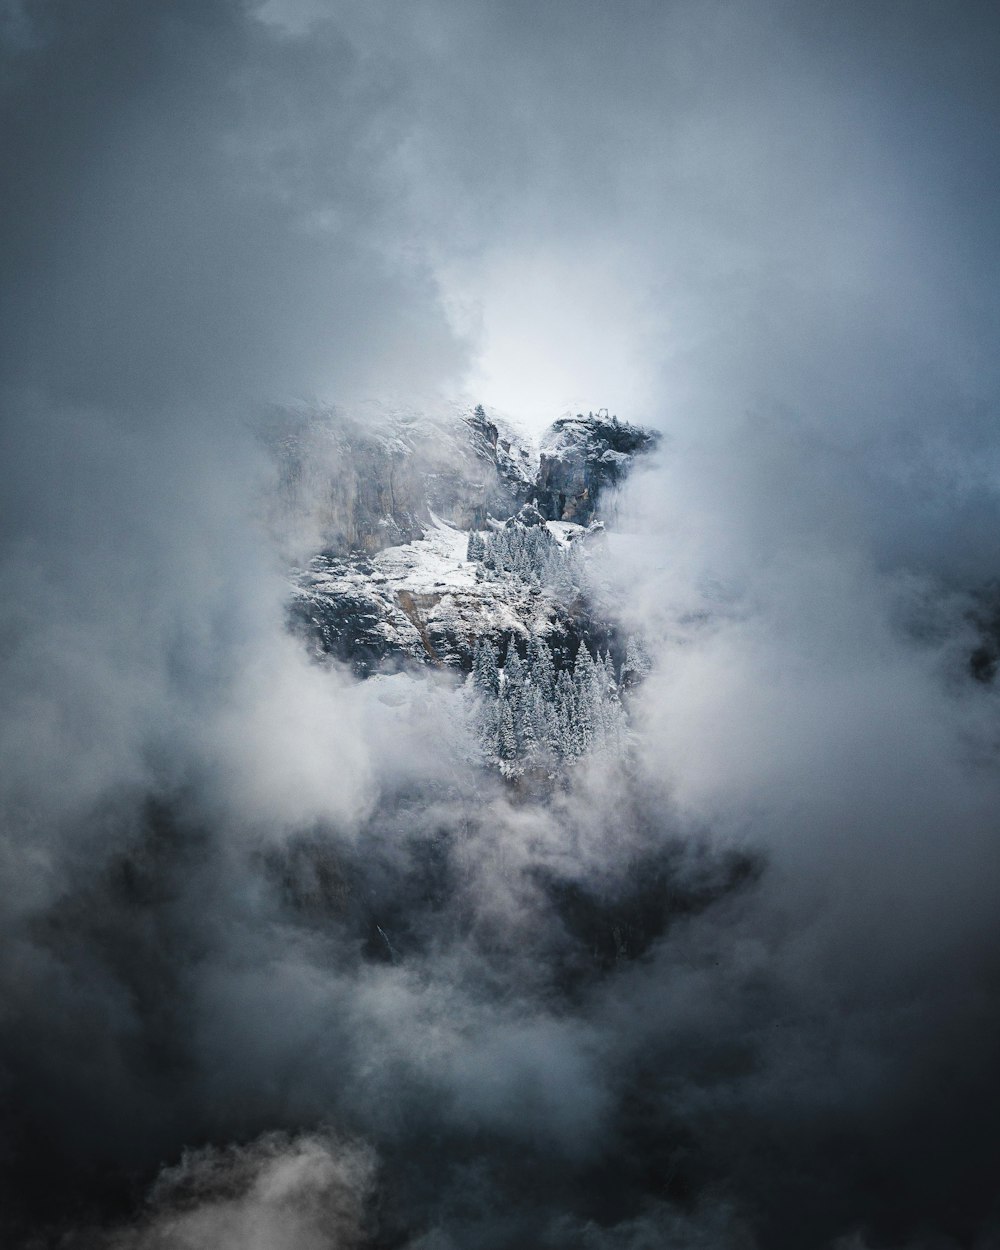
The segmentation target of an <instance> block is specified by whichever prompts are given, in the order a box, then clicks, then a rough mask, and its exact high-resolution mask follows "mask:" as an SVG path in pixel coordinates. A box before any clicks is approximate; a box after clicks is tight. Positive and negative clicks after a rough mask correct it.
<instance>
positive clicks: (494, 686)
mask: <svg viewBox="0 0 1000 1250" xmlns="http://www.w3.org/2000/svg"><path fill="white" fill-rule="evenodd" d="M472 684H473V686H474V687H475V689H476V690H477V691H478V692H479V693H480V694H481V695H484V696H486V697H491V698H496V697H497V695H498V694H499V693H500V673H499V670H498V669H497V653H496V649H495V648H494V646H493V643H492V642H490V640H489V639H488V638H480V640H479V642H478V643H477V644H476V654H475V657H474V659H473V661H472Z"/></svg>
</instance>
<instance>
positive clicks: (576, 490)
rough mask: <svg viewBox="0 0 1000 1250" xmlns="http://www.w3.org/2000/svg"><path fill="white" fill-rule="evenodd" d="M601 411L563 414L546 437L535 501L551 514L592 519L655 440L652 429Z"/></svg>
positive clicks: (562, 518)
mask: <svg viewBox="0 0 1000 1250" xmlns="http://www.w3.org/2000/svg"><path fill="white" fill-rule="evenodd" d="M602 413H603V415H602ZM602 413H599V414H598V415H597V416H596V417H595V416H594V415H593V414H591V415H589V416H586V417H584V416H582V415H577V416H575V417H570V416H565V417H560V418H559V420H558V421H556V422H554V424H553V425H552V426H551V427H550V428H549V430H548V432H547V433H546V434H545V436H544V437H543V439H542V443H541V456H540V463H539V467H538V477H537V480H536V484H535V503H536V504H537V506H538V509H539V511H540V512H541V513H542V514H543V516H544V517H545V518H546V519H547V520H550V521H575V522H576V523H577V524H579V525H586V524H588V523H589V522H590V521H591V520H593V518H594V516H595V514H596V513H597V512H598V509H599V506H600V504H601V501H602V497H604V498H605V499H606V497H607V495H608V494H609V492H610V491H612V490H613V489H614V488H615V487H617V486H618V485H619V484H620V483H621V482H622V481H623V480H624V479H625V477H626V475H627V474H628V472H629V470H630V469H631V467H632V462H633V460H634V459H635V457H636V456H637V455H641V454H643V453H644V452H648V451H651V450H652V449H653V448H654V447H655V446H656V443H657V436H656V435H655V434H654V433H652V432H650V431H648V430H640V429H638V428H637V427H636V426H634V425H629V424H628V423H623V422H620V421H619V420H618V419H617V417H609V416H607V415H606V412H604V410H602Z"/></svg>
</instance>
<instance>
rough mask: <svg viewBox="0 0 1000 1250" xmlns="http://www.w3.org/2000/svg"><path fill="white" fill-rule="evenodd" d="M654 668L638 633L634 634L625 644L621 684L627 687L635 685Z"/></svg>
mask: <svg viewBox="0 0 1000 1250" xmlns="http://www.w3.org/2000/svg"><path fill="white" fill-rule="evenodd" d="M651 668H652V662H651V660H650V658H649V655H648V653H647V651H646V648H645V646H644V645H643V641H642V639H641V638H640V637H639V635H638V634H632V635H631V637H630V638H629V640H628V643H627V644H626V646H625V659H624V660H623V661H622V671H621V685H622V686H623V687H624V688H625V689H627V688H628V687H629V686H634V685H636V684H637V683H638V682H640V681H642V679H643V678H644V677H645V676H646V674H647V673H648V672H649V670H650V669H651Z"/></svg>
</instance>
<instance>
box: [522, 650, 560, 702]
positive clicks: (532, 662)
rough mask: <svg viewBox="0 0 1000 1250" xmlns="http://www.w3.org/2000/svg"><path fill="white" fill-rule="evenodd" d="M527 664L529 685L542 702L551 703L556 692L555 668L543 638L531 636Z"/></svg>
mask: <svg viewBox="0 0 1000 1250" xmlns="http://www.w3.org/2000/svg"><path fill="white" fill-rule="evenodd" d="M527 664H528V674H529V676H530V679H531V684H532V685H533V686H534V687H535V688H536V689H537V690H538V691H539V693H540V694H541V696H542V698H543V699H544V700H546V701H551V700H552V698H553V697H554V696H555V692H556V666H555V663H554V661H553V659H552V651H551V650H550V648H549V644H548V643H547V642H546V641H545V639H544V638H539V637H537V635H535V634H532V635H531V638H530V639H529V640H528V657H527Z"/></svg>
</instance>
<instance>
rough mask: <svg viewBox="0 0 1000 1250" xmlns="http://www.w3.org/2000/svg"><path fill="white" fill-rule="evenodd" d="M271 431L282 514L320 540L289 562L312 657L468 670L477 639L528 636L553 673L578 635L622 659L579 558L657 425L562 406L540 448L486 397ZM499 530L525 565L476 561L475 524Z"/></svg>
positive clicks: (479, 529) (314, 418)
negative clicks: (543, 646) (548, 655)
mask: <svg viewBox="0 0 1000 1250" xmlns="http://www.w3.org/2000/svg"><path fill="white" fill-rule="evenodd" d="M267 436H268V439H269V445H270V447H271V450H272V452H273V454H274V455H275V456H276V459H277V462H278V466H279V482H280V491H279V498H280V500H281V506H282V509H283V513H284V516H283V523H284V524H285V525H286V526H287V527H289V529H291V530H292V531H297V532H308V531H309V530H310V529H311V530H312V532H314V533H315V534H316V535H317V538H318V542H319V544H320V549H319V550H318V551H317V552H316V554H314V555H313V556H312V557H311V558H309V559H307V560H305V561H304V562H303V563H302V564H301V565H300V566H299V567H297V568H296V569H295V570H294V572H293V584H292V597H291V603H290V609H289V612H290V621H291V624H292V627H293V629H294V630H295V631H296V632H297V633H299V634H300V635H301V636H302V637H303V638H304V639H305V640H306V641H307V643H308V645H309V646H310V647H311V648H312V650H313V651H314V653H315V654H316V655H317V656H320V657H321V656H329V657H332V658H335V659H338V660H341V661H344V662H347V663H349V664H351V665H352V667H353V668H354V670H355V672H356V673H357V674H358V675H359V676H370V675H372V674H373V673H376V672H389V671H394V670H396V669H398V668H401V667H412V666H415V665H416V666H421V665H434V666H438V667H443V668H449V669H453V670H458V671H466V672H467V671H468V670H469V669H470V668H471V666H472V660H473V654H474V651H475V647H476V643H477V641H478V640H479V639H481V638H487V639H489V640H490V641H491V642H492V643H493V644H494V645H495V646H496V647H497V649H498V651H499V652H500V654H503V652H504V651H505V649H506V647H507V644H508V643H509V641H510V640H511V639H512V638H513V639H515V640H517V642H518V644H519V645H521V646H522V647H523V646H526V644H527V640H528V639H529V638H530V637H532V636H536V637H541V638H544V639H545V640H546V641H547V643H548V645H549V646H550V648H551V650H552V653H553V658H554V661H555V664H556V667H557V668H559V667H562V666H565V665H568V664H569V663H570V662H571V661H572V658H573V657H574V656H575V655H576V653H577V650H578V648H579V646H580V643H581V642H585V643H586V644H587V646H588V648H589V649H590V650H591V651H592V652H594V653H596V652H598V651H607V650H609V649H610V650H611V652H612V653H613V654H614V655H615V656H616V659H617V662H618V663H619V664H620V663H621V660H622V658H623V655H624V640H623V639H622V638H621V637H620V636H619V634H620V631H619V629H618V627H617V625H616V622H615V621H614V618H613V613H612V612H611V611H610V610H609V608H608V605H607V604H605V603H603V602H602V601H601V596H600V594H599V593H598V591H597V588H596V587H595V586H594V585H593V584H592V581H591V579H589V578H588V576H587V569H586V566H587V553H588V552H590V551H593V550H594V549H595V548H597V547H599V546H600V544H601V541H602V535H603V531H604V520H603V518H604V516H605V515H607V516H610V515H611V514H612V513H613V510H614V508H613V500H614V494H615V492H616V490H617V488H618V487H619V486H620V484H621V483H622V482H623V481H624V479H625V477H626V475H627V474H628V472H629V470H630V469H631V467H632V465H633V462H634V461H635V459H636V457H637V456H640V455H643V454H646V453H648V452H650V451H651V450H653V448H654V447H655V446H656V442H657V437H656V435H655V434H653V433H652V432H650V431H646V430H641V429H638V428H636V427H634V426H632V425H628V424H625V423H622V422H619V421H618V420H617V419H616V418H613V417H609V416H608V415H607V413H606V412H603V413H600V414H598V415H597V416H594V415H593V414H590V415H588V416H583V415H582V414H578V415H576V416H570V415H566V416H564V417H561V418H559V420H557V421H556V422H555V423H554V424H553V425H552V426H551V427H550V429H549V430H548V431H546V433H545V434H544V435H543V436H542V439H541V440H540V443H539V446H538V447H537V448H536V447H535V446H534V445H533V443H532V441H531V440H530V439H529V438H528V437H527V436H526V435H524V434H522V433H520V432H518V431H517V430H516V428H515V427H514V426H513V425H512V424H511V423H510V422H509V421H508V420H507V419H506V418H504V417H503V416H502V414H499V413H497V412H495V411H493V410H487V409H485V408H483V407H482V406H477V407H476V408H474V409H470V408H462V407H460V406H458V405H451V406H443V407H441V408H438V409H437V410H435V411H432V412H430V413H426V412H418V411H415V410H408V409H390V408H388V407H386V406H382V405H369V406H366V407H364V408H362V409H360V410H358V409H356V410H353V411H351V412H345V411H343V410H339V409H332V410H328V411H324V412H298V413H293V414H280V417H279V418H276V419H275V421H274V423H273V425H272V426H271V427H270V428H269V430H268V431H267ZM504 531H506V532H508V534H509V535H512V536H513V537H511V538H509V540H508V542H507V546H508V547H510V546H511V543H513V545H514V546H515V547H517V546H518V543H520V545H521V548H523V549H524V551H523V552H522V556H521V562H522V564H523V565H524V567H516V565H517V560H516V559H511V560H506V561H505V560H503V559H501V561H500V563H499V565H498V564H497V561H495V560H493V561H490V560H487V561H486V562H485V563H484V561H483V560H477V559H475V558H472V559H470V558H469V557H470V545H469V536H470V534H476V535H480V536H482V537H483V538H484V540H486V541H489V538H490V536H496V535H498V534H502V533H503V532H504ZM529 534H534V537H533V538H529V537H524V536H527V535H529ZM518 535H520V536H522V537H520V538H518V537H517V536H518ZM498 541H499V540H498ZM502 546H503V543H502V542H500V543H499V545H498V547H497V550H498V551H499V550H500V547H502ZM529 547H530V548H531V551H532V552H533V555H531V556H530V557H529V556H528V555H527V554H526V553H527V550H528V548H529ZM515 554H516V553H515ZM532 562H534V565H537V567H533V566H532ZM507 566H509V567H507Z"/></svg>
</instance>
